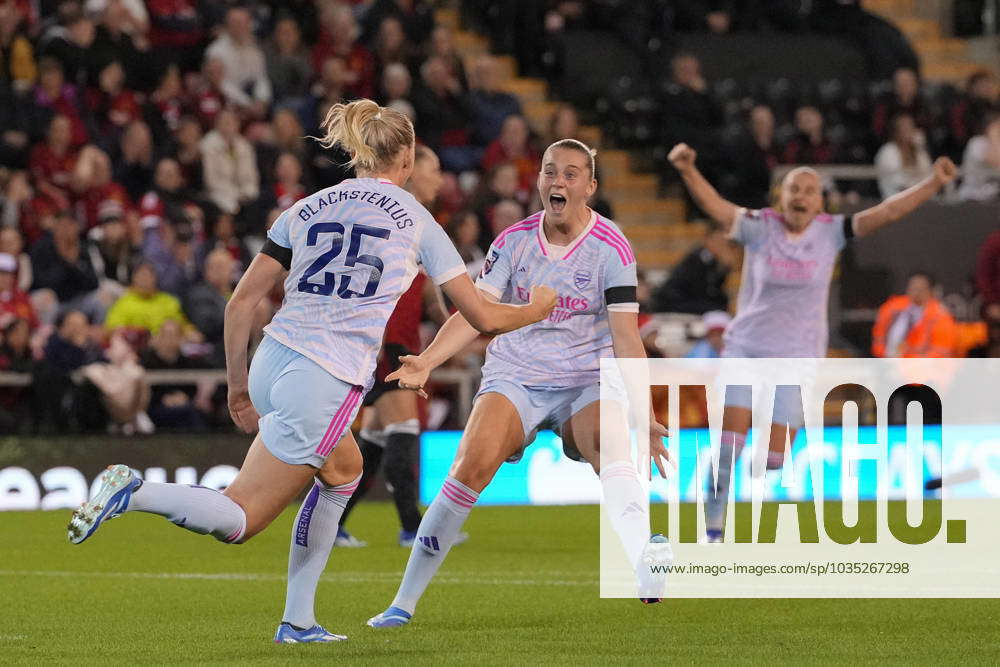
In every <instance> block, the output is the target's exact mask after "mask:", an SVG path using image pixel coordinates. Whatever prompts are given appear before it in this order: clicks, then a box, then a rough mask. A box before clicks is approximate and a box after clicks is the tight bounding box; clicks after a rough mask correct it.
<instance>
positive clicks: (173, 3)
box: [146, 0, 205, 72]
mask: <svg viewBox="0 0 1000 667" xmlns="http://www.w3.org/2000/svg"><path fill="white" fill-rule="evenodd" d="M146 8H147V9H148V10H149V44H150V46H151V49H150V51H151V53H154V54H157V56H158V57H160V58H162V59H163V60H165V61H166V62H164V64H167V63H168V62H172V63H176V64H177V65H178V66H179V67H180V69H181V71H182V72H190V71H193V70H196V69H198V67H200V65H201V57H202V48H201V43H202V40H203V39H204V37H205V31H204V28H203V26H202V20H201V15H200V14H199V12H198V2H197V1H196V0H146Z"/></svg>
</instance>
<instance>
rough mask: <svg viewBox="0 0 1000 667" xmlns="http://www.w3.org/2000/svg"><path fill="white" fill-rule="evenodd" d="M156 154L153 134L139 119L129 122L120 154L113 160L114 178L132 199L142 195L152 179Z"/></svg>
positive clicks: (134, 199)
mask: <svg viewBox="0 0 1000 667" xmlns="http://www.w3.org/2000/svg"><path fill="white" fill-rule="evenodd" d="M155 164H156V154H155V152H154V148H153V135H152V133H151V132H150V131H149V126H148V125H146V124H145V123H144V122H142V121H141V120H137V121H133V122H132V123H129V125H128V127H126V128H125V134H124V135H123V136H122V143H121V154H120V155H119V157H118V159H116V160H115V170H114V171H115V176H114V180H115V182H117V183H121V184H122V185H123V186H124V187H125V191H126V192H128V196H129V198H130V199H131V200H132V201H136V200H138V199H139V197H141V196H142V195H143V193H144V192H146V190H148V189H149V186H150V185H151V184H152V181H153V168H154V166H155Z"/></svg>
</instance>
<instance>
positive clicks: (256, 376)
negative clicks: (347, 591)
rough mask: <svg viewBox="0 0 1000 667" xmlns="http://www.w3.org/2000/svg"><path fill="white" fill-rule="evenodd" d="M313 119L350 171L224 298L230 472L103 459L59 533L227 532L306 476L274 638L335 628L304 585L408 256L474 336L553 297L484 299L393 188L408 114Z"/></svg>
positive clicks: (322, 542)
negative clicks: (233, 467) (149, 477)
mask: <svg viewBox="0 0 1000 667" xmlns="http://www.w3.org/2000/svg"><path fill="white" fill-rule="evenodd" d="M323 130H324V131H325V133H326V135H325V137H324V138H323V139H322V140H321V143H322V144H323V145H324V146H325V147H328V148H329V147H331V146H333V145H334V144H338V145H340V146H341V147H343V148H344V149H346V150H347V151H348V153H350V155H351V164H352V166H353V167H354V168H355V170H356V173H357V174H358V178H352V179H347V180H345V181H343V182H342V183H340V184H338V185H336V186H334V187H331V188H327V189H325V190H321V191H319V192H317V193H315V194H313V195H310V196H308V197H305V198H304V199H302V200H300V201H299V202H297V203H296V204H294V205H293V206H292V207H291V208H289V209H288V210H287V211H285V212H284V213H283V214H282V215H281V216H280V217H279V218H278V219H277V220H276V221H275V223H274V225H273V226H272V227H271V229H270V230H269V231H268V241H267V244H266V245H265V247H264V249H263V251H262V252H261V253H260V254H259V255H258V256H257V257H256V258H254V261H253V263H252V264H251V265H250V268H249V269H248V270H247V271H246V273H245V274H244V275H243V277H242V279H241V280H240V282H239V285H237V287H236V290H235V292H234V293H233V296H232V298H231V299H230V301H229V304H228V305H227V307H226V322H225V347H226V367H227V374H228V384H229V411H230V414H231V415H232V417H233V420H234V421H235V422H236V423H237V425H239V426H240V427H241V428H242V429H243V430H244V431H246V432H253V431H255V430H257V428H258V425H259V427H260V433H259V434H258V435H257V437H256V438H255V439H254V441H253V444H252V445H251V446H250V450H249V451H248V452H247V456H246V460H245V461H244V462H243V467H242V469H241V470H240V472H239V474H238V475H237V476H236V479H235V480H234V481H233V483H232V484H231V485H230V486H229V487H228V488H227V489H226V490H225V492H223V493H218V492H216V491H214V490H212V489H207V488H204V487H200V486H189V485H186V484H159V483H154V482H143V481H142V480H140V479H139V478H138V477H137V476H136V475H135V474H134V473H133V472H132V471H131V470H130V469H129V468H128V467H127V466H124V465H115V466H111V467H110V468H108V470H107V472H105V473H104V475H103V477H102V483H101V485H100V487H99V489H98V490H97V492H96V493H95V494H94V496H93V497H92V498H91V499H90V501H88V502H86V503H84V504H83V505H82V506H81V507H80V508H79V509H78V510H76V511H75V512H74V513H73V518H72V520H71V521H70V524H69V539H70V541H71V542H74V543H80V542H83V541H84V540H86V539H87V538H89V537H90V536H91V535H92V534H93V533H94V531H95V530H97V528H98V527H100V525H101V524H102V523H103V522H104V521H105V520H106V519H110V518H113V517H116V516H119V515H120V514H122V513H124V512H131V511H139V512H150V513H152V514H159V515H160V516H163V517H166V518H167V519H169V520H170V521H172V522H173V523H175V524H177V525H178V526H181V527H183V528H186V529H188V530H191V531H193V532H196V533H201V534H206V533H208V534H211V535H212V536H213V537H215V538H216V539H218V540H221V541H224V542H228V543H231V544H239V543H242V542H245V541H246V540H248V539H250V538H251V537H253V536H254V535H256V534H257V533H259V532H260V531H262V530H263V529H264V528H266V527H267V525H268V524H270V523H271V521H273V520H274V518H275V517H276V516H278V514H279V513H280V512H281V511H282V510H283V509H285V507H286V506H287V505H288V503H289V502H291V501H292V499H293V498H295V496H296V495H297V494H298V493H299V492H300V491H301V490H302V489H303V487H304V486H305V485H306V484H307V483H309V482H310V481H312V482H313V486H312V489H311V490H310V492H309V494H308V496H307V497H306V499H305V501H304V503H303V504H302V507H301V509H300V510H299V513H298V515H297V517H296V519H295V523H294V526H293V530H292V540H291V548H290V553H289V561H288V590H287V596H286V601H285V612H284V616H283V618H282V623H281V624H280V625H279V626H278V631H277V634H276V635H275V641H276V642H281V643H298V642H328V641H337V640H341V639H344V637H343V636H341V635H334V634H332V633H330V632H327V631H326V630H325V629H324V628H323V627H321V626H320V625H318V624H317V623H316V620H315V617H314V611H313V600H314V597H315V593H316V584H317V582H318V581H319V577H320V575H321V574H322V572H323V569H324V568H325V567H326V562H327V559H328V557H329V555H330V549H331V548H332V547H333V543H334V539H335V538H336V535H337V524H338V522H339V520H340V516H341V513H342V512H343V510H344V506H345V505H346V503H347V501H348V499H350V497H351V494H352V493H353V492H354V490H355V488H356V487H357V484H358V480H359V479H360V477H361V469H362V462H361V454H360V452H359V451H358V445H357V443H356V442H355V441H354V437H353V436H352V435H351V432H350V430H349V428H348V427H349V426H350V424H351V422H352V421H353V420H354V417H355V415H356V413H357V410H358V408H359V406H360V405H361V400H362V398H363V397H364V394H365V392H366V391H367V390H368V389H369V388H370V387H371V384H372V371H373V369H374V367H375V361H376V356H377V354H378V351H379V347H380V345H381V342H382V333H383V330H384V329H385V324H386V321H387V320H388V318H389V315H390V314H391V313H392V310H393V307H394V306H395V304H396V301H397V300H398V299H399V296H400V295H401V294H402V293H403V292H404V291H406V289H407V288H408V287H409V285H410V282H411V281H412V280H413V277H414V275H415V274H416V273H417V270H418V266H417V265H418V263H421V264H423V266H424V270H425V271H426V272H427V274H428V275H429V276H430V277H431V279H432V280H433V281H434V282H436V283H438V284H441V285H442V287H443V289H444V291H445V293H446V294H447V295H448V297H449V298H450V299H451V300H452V302H453V303H455V305H456V306H457V307H458V310H459V312H461V313H462V314H463V315H464V317H465V318H467V319H468V321H469V322H471V323H472V325H473V326H474V327H476V329H478V330H480V331H483V332H485V333H494V334H497V333H503V332H506V331H512V330H514V329H517V328H518V327H522V326H525V325H528V324H531V323H533V322H537V321H539V320H541V319H544V318H545V317H547V316H548V315H549V313H550V312H551V311H552V308H553V306H554V303H555V294H554V292H553V290H551V289H550V288H546V287H540V288H537V289H534V290H533V291H532V292H531V294H530V297H529V298H527V299H525V301H526V303H524V304H523V305H519V306H515V305H502V304H497V303H492V302H490V301H488V300H487V299H484V298H483V297H482V296H481V294H480V292H479V291H478V290H477V289H476V288H475V287H474V286H473V284H472V281H471V280H470V279H469V276H468V274H467V273H466V268H465V264H464V263H463V262H462V259H461V257H460V256H459V254H458V251H457V250H456V249H455V247H454V246H453V245H452V243H451V241H450V240H449V239H448V236H447V235H446V234H445V232H444V230H443V229H442V228H441V226H440V225H438V224H437V222H435V221H434V218H433V217H431V214H430V213H429V212H428V211H427V210H426V209H425V208H424V207H423V206H421V205H420V204H419V203H418V202H417V200H416V199H415V198H414V197H413V196H412V195H411V194H410V193H408V192H406V191H405V190H403V188H402V186H403V185H405V183H406V181H407V179H409V177H410V174H411V172H412V171H413V165H414V134H413V125H412V124H411V123H410V121H409V119H407V118H406V116H404V115H403V114H401V113H399V112H396V111H393V110H391V109H387V108H383V107H380V106H378V105H377V104H375V103H374V102H372V101H371V100H359V101H356V102H352V103H350V104H347V105H343V104H337V105H334V106H333V107H331V109H330V111H329V113H328V114H327V116H326V119H325V120H324V122H323ZM286 270H287V271H288V275H287V277H286V278H285V281H284V285H285V300H284V303H282V305H281V309H280V310H279V311H278V313H277V314H276V315H275V316H274V319H273V321H272V322H271V323H270V324H269V325H268V326H267V327H266V328H265V330H264V331H265V333H266V334H267V335H266V336H265V338H264V340H263V342H262V343H261V345H260V347H258V349H257V351H256V353H255V354H254V357H253V364H252V365H251V367H250V371H249V374H248V372H247V341H248V339H249V336H250V327H251V322H252V320H253V313H254V310H255V307H256V306H257V304H258V302H259V301H260V300H261V299H263V298H265V296H266V295H267V294H268V293H269V292H270V291H271V289H272V287H273V286H274V283H275V281H276V280H278V278H279V277H280V276H281V275H282V273H283V272H284V271H286ZM526 296H527V295H526ZM463 321H464V320H463Z"/></svg>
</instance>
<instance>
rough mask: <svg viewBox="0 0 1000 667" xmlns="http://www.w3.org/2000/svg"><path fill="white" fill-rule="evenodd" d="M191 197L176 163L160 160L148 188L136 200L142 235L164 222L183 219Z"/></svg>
mask: <svg viewBox="0 0 1000 667" xmlns="http://www.w3.org/2000/svg"><path fill="white" fill-rule="evenodd" d="M192 198H193V195H192V194H191V193H190V192H189V190H188V189H187V188H186V187H185V183H184V175H183V173H181V168H180V165H179V164H178V163H177V160H174V159H173V158H163V159H161V160H160V161H159V162H157V163H156V172H155V174H154V177H153V187H152V189H151V190H149V191H148V192H147V193H146V194H145V195H143V197H142V199H141V200H140V201H139V224H140V226H141V228H142V230H143V233H144V234H145V233H146V232H147V231H149V230H156V229H159V227H160V226H161V225H162V224H165V223H166V224H169V223H172V222H177V221H180V220H183V219H184V218H185V213H184V211H185V208H186V207H187V206H188V205H189V204H190V203H191V201H192Z"/></svg>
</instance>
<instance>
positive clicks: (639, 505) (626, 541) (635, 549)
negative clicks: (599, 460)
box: [600, 461, 649, 568]
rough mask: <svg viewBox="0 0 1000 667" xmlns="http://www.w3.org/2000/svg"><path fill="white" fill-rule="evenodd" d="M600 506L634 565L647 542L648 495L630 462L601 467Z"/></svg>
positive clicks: (633, 565)
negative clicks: (602, 506)
mask: <svg viewBox="0 0 1000 667" xmlns="http://www.w3.org/2000/svg"><path fill="white" fill-rule="evenodd" d="M600 478H601V488H602V489H603V491H604V507H605V509H606V510H607V512H608V518H609V519H610V521H611V526H612V527H613V528H614V529H615V532H616V533H617V534H618V539H620V540H621V542H622V546H623V547H624V548H625V555H626V556H628V561H629V564H630V565H632V567H633V568H634V567H635V566H636V565H637V564H638V562H639V557H640V556H642V551H643V549H645V548H646V545H647V544H648V543H649V495H648V494H646V493H645V492H643V489H642V484H640V482H639V475H638V473H637V472H636V470H635V466H634V465H633V464H632V462H631V461H615V462H614V463H610V464H608V465H606V466H604V467H602V468H601V474H600Z"/></svg>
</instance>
